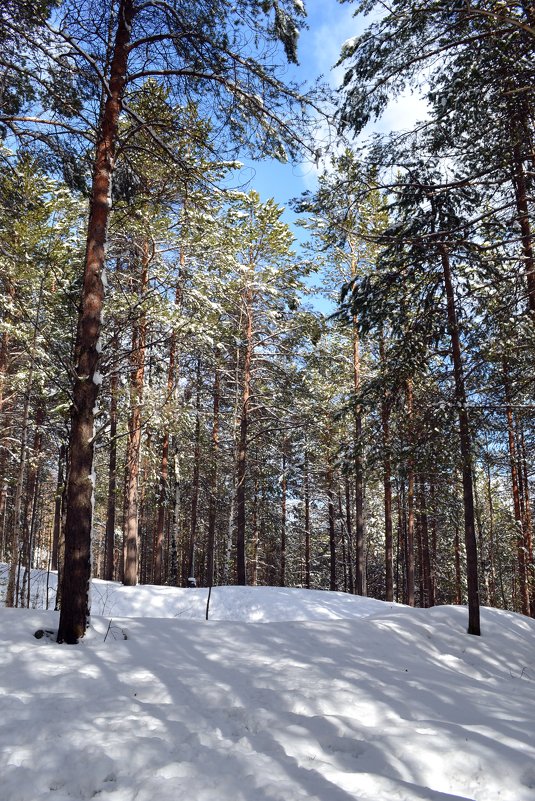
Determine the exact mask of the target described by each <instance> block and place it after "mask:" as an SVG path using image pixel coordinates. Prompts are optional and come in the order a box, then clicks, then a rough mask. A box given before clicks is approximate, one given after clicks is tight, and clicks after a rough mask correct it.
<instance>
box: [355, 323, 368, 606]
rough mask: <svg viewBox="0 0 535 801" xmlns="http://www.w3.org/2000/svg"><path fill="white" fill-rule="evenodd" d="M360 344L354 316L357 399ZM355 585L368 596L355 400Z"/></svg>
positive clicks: (358, 412) (359, 421) (358, 408)
mask: <svg viewBox="0 0 535 801" xmlns="http://www.w3.org/2000/svg"><path fill="white" fill-rule="evenodd" d="M360 385H361V381H360V342H359V334H358V322H357V318H356V316H355V315H354V316H353V390H354V392H355V398H357V397H358V395H359V393H360V388H361V386H360ZM354 424H355V584H356V591H357V595H366V593H367V585H366V528H365V521H364V468H363V463H362V462H363V459H362V454H363V443H362V408H361V406H360V403H358V402H357V401H356V400H355V405H354Z"/></svg>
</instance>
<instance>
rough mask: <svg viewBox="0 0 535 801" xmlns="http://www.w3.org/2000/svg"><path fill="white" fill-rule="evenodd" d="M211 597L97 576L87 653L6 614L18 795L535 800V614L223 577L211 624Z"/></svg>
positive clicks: (0, 769) (0, 625) (239, 800)
mask: <svg viewBox="0 0 535 801" xmlns="http://www.w3.org/2000/svg"><path fill="white" fill-rule="evenodd" d="M0 574H1V571H0ZM4 575H5V570H4ZM50 578H51V580H50V593H52V592H53V585H54V583H55V577H54V576H51V577H50ZM45 580H46V574H43V575H41V576H40V577H35V576H34V579H33V582H32V593H33V594H34V597H35V600H36V602H37V603H38V604H43V603H44V597H45V594H46V593H45V592H44V584H43V582H44V581H45ZM0 583H1V575H0ZM206 593H207V591H206V590H205V589H188V590H183V589H174V588H156V587H148V586H143V587H134V588H125V587H121V586H120V585H118V584H107V583H106V582H101V581H97V582H94V583H93V613H94V616H93V618H92V626H91V628H90V630H89V632H88V634H87V636H86V637H85V638H84V641H83V643H82V644H81V645H78V646H67V645H57V644H56V643H55V642H54V640H53V635H52V634H50V635H46V634H45V636H43V637H41V639H36V638H35V636H34V633H35V632H36V631H37V630H39V629H45V630H47V629H48V630H49V631H50V632H53V631H54V630H55V629H56V627H57V623H58V617H57V613H55V612H53V611H47V610H44V609H4V608H2V609H0V799H1V801H42V800H44V799H47V801H48V799H50V801H72V799H93V798H96V799H98V800H99V801H305V800H306V801H423V800H425V801H468V799H470V801H533V799H534V798H535V621H534V620H530V619H527V618H525V617H522V616H520V615H516V614H513V613H509V612H503V611H498V610H494V609H484V610H483V612H482V634H483V636H482V637H470V636H468V635H467V634H466V633H465V628H466V623H467V614H466V609H464V608H463V607H451V606H447V607H436V608H434V609H430V610H419V609H410V608H408V607H405V606H401V605H396V604H391V603H384V602H381V601H375V600H370V599H365V598H360V597H355V596H349V595H344V594H342V593H330V592H320V591H307V590H297V589H279V588H260V587H254V588H253V587H250V588H238V587H217V588H215V589H214V591H213V593H212V601H211V607H210V620H209V621H208V622H206V621H205V620H204V613H205V601H206Z"/></svg>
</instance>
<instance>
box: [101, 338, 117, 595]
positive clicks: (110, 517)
mask: <svg viewBox="0 0 535 801" xmlns="http://www.w3.org/2000/svg"><path fill="white" fill-rule="evenodd" d="M118 344H119V343H118V338H117V335H114V336H113V338H112V347H113V348H114V350H116V349H117V347H118ZM118 390H119V376H118V374H117V371H116V370H114V371H113V372H112V375H111V380H110V453H109V463H108V508H107V511H106V544H105V548H106V553H105V558H104V578H105V580H106V581H113V568H114V556H115V520H116V512H117V392H118Z"/></svg>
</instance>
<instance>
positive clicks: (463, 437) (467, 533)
mask: <svg viewBox="0 0 535 801" xmlns="http://www.w3.org/2000/svg"><path fill="white" fill-rule="evenodd" d="M440 257H441V262H442V271H443V276H444V287H445V290H446V300H447V314H448V331H449V335H450V339H451V349H452V358H453V374H454V379H455V400H456V402H457V409H458V416H459V438H460V445H461V459H462V477H463V506H464V541H465V548H466V579H467V590H468V634H475V635H480V634H481V626H480V615H479V585H478V570H477V542H476V530H475V514H474V495H473V488H472V440H471V435H470V424H469V420H468V409H467V405H466V389H465V382H464V371H463V362H462V354H461V342H460V337H459V325H458V322H457V311H456V309H455V295H454V291H453V280H452V275H451V267H450V260H449V254H448V250H447V248H446V246H445V245H443V244H442V245H440Z"/></svg>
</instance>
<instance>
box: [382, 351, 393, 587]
mask: <svg viewBox="0 0 535 801" xmlns="http://www.w3.org/2000/svg"><path fill="white" fill-rule="evenodd" d="M379 352H380V359H381V367H382V368H383V367H384V366H386V365H385V362H386V357H385V346H384V340H383V337H382V336H381V340H380V343H379ZM381 426H382V433H383V492H384V519H385V585H386V588H385V590H386V591H385V599H386V600H387V601H393V600H394V541H393V534H392V478H391V475H392V464H391V459H390V406H389V403H388V400H387V397H386V390H385V389H383V392H382V398H381Z"/></svg>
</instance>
